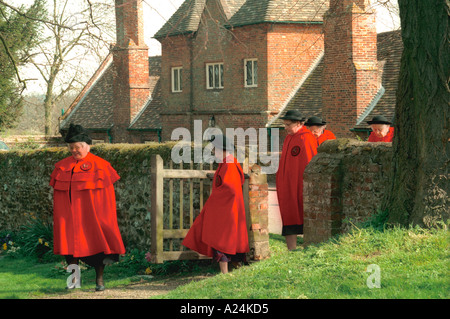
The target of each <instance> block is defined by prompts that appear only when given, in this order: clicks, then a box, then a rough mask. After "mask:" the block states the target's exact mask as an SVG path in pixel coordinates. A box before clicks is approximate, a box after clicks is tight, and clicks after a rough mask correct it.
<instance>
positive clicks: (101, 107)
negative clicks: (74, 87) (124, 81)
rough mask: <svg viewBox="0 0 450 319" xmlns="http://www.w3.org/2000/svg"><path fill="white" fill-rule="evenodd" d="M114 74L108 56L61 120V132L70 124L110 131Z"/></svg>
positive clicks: (110, 58) (109, 56)
mask: <svg viewBox="0 0 450 319" xmlns="http://www.w3.org/2000/svg"><path fill="white" fill-rule="evenodd" d="M114 74H115V72H114V67H113V63H112V55H108V57H106V59H105V60H104V62H103V63H102V64H101V65H100V67H99V68H98V70H97V71H96V72H95V73H94V75H93V76H92V78H91V80H90V81H89V82H88V84H87V85H86V86H85V87H84V88H83V90H82V91H81V93H80V94H79V95H78V97H77V98H76V99H75V100H74V102H73V103H72V105H71V106H70V107H69V108H68V109H67V112H66V114H65V115H64V116H63V118H62V119H61V126H60V129H61V130H67V129H68V128H69V125H70V123H77V124H81V125H83V127H85V128H89V129H108V128H110V127H111V126H112V124H113V120H112V117H113V112H112V111H113V102H114V97H113V82H114Z"/></svg>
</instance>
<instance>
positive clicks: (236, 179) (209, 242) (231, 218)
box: [182, 155, 249, 257]
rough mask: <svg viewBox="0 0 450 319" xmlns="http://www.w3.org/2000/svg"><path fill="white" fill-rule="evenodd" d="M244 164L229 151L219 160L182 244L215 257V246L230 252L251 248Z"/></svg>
mask: <svg viewBox="0 0 450 319" xmlns="http://www.w3.org/2000/svg"><path fill="white" fill-rule="evenodd" d="M243 184H244V173H243V171H242V167H241V165H240V164H239V163H238V162H237V160H236V159H235V158H234V157H233V156H232V155H230V156H229V157H227V158H226V160H224V162H223V163H220V164H219V167H218V168H217V170H216V172H215V174H214V179H213V188H212V192H211V195H210V196H209V198H208V200H207V201H206V203H205V206H203V209H202V211H201V212H200V214H199V215H198V216H197V218H196V219H195V220H194V223H193V224H192V226H191V228H190V230H189V232H188V233H187V235H186V237H185V238H184V240H183V243H182V244H183V245H184V246H186V247H187V248H189V249H192V250H194V251H196V252H198V253H200V254H202V255H205V256H209V257H213V255H214V249H215V250H217V251H220V252H222V253H225V254H229V255H236V254H238V253H246V252H248V251H249V244H248V234H247V224H246V215H245V205H244V197H243V194H242V185H243Z"/></svg>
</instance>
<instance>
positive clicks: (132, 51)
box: [112, 0, 150, 143]
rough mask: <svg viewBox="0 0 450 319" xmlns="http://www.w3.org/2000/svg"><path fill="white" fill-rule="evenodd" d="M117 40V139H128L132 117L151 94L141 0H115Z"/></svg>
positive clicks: (114, 138) (116, 140)
mask: <svg viewBox="0 0 450 319" xmlns="http://www.w3.org/2000/svg"><path fill="white" fill-rule="evenodd" d="M115 7H116V34H117V39H116V40H117V43H116V45H115V46H114V48H113V49H112V51H113V56H114V67H115V71H116V73H115V78H114V100H115V103H116V104H115V108H114V114H113V117H114V127H113V130H112V133H113V142H114V143H123V142H128V131H127V128H128V127H129V125H130V123H131V120H132V119H133V118H134V116H135V115H136V114H137V113H138V112H139V110H140V109H141V108H142V107H143V106H144V103H145V102H146V101H147V99H148V98H149V95H150V89H149V66H148V47H147V46H146V44H145V43H144V22H143V13H142V1H141V0H115Z"/></svg>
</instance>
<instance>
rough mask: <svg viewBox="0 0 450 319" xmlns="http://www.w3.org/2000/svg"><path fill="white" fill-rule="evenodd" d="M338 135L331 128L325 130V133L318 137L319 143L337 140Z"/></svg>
mask: <svg viewBox="0 0 450 319" xmlns="http://www.w3.org/2000/svg"><path fill="white" fill-rule="evenodd" d="M335 139H336V136H335V135H334V134H333V132H331V131H330V130H323V133H322V134H321V135H320V136H319V137H318V138H317V144H318V145H320V144H322V143H323V142H325V141H327V140H335Z"/></svg>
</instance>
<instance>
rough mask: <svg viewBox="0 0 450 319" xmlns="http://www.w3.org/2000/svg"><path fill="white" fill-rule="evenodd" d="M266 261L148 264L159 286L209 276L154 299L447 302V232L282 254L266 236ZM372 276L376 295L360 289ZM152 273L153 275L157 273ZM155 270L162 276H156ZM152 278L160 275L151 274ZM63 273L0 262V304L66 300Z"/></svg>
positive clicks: (360, 237)
mask: <svg viewBox="0 0 450 319" xmlns="http://www.w3.org/2000/svg"><path fill="white" fill-rule="evenodd" d="M270 248H271V257H270V258H269V259H267V260H264V261H261V262H255V263H252V264H251V265H249V266H244V267H242V268H240V269H237V270H233V271H232V272H231V273H229V274H226V275H223V274H220V273H219V272H218V267H215V268H212V267H211V266H210V265H209V264H205V263H204V262H203V263H198V262H195V261H192V262H189V263H186V262H183V263H181V262H170V263H165V264H164V265H159V266H156V265H150V267H151V268H152V270H153V273H152V274H153V275H155V277H154V278H153V279H151V280H161V278H164V277H165V278H167V276H175V275H178V274H179V273H180V272H182V273H184V274H187V273H189V274H192V273H195V272H196V273H213V274H215V275H214V276H211V277H209V278H208V279H204V280H202V281H198V282H191V283H189V284H187V285H184V286H180V287H178V288H177V289H175V290H173V291H171V292H169V293H168V294H165V295H161V296H158V297H156V298H168V299H170V298H177V299H193V298H212V299H216V298H230V299H240V298H249V299H260V298H263V299H271V298H277V299H278V298H279V299H285V298H289V299H297V298H313V299H327V298H377V299H378V298H404V299H414V298H425V299H427V298H432V299H448V298H450V276H449V266H450V264H449V250H448V248H449V236H448V232H447V229H446V228H445V229H440V230H424V229H420V228H413V229H401V228H394V229H389V230H385V231H376V230H373V229H371V228H367V229H355V230H354V231H353V232H352V233H349V234H346V235H342V236H340V237H339V238H334V239H332V240H330V241H328V242H326V243H322V244H318V245H312V246H309V247H307V248H299V249H298V250H297V251H293V252H288V251H287V250H286V246H285V242H284V238H283V237H281V236H278V235H273V234H272V235H271V236H270ZM142 260H145V259H144V258H143V257H142V256H141V257H139V258H134V256H133V255H132V256H131V257H130V255H129V256H126V257H125V258H124V259H123V260H122V261H121V262H120V263H117V264H115V265H113V266H109V267H108V268H107V270H106V271H105V280H106V282H107V286H108V287H110V288H112V287H117V286H124V285H127V284H129V283H132V282H135V281H136V280H140V277H138V276H136V274H137V273H138V269H139V271H140V272H141V273H142V270H145V268H146V267H148V266H149V264H145V263H143V262H142ZM371 264H375V265H377V266H378V267H379V269H380V277H379V278H380V284H381V288H372V289H370V288H368V286H367V280H368V278H369V276H371V275H373V274H374V273H369V272H367V271H366V270H367V268H368V266H369V265H371ZM158 269H159V270H158ZM161 270H163V271H161ZM157 271H159V273H161V275H159V274H157ZM67 277H68V273H66V272H65V271H64V269H63V268H62V265H61V263H58V262H51V263H44V264H42V263H38V262H37V261H36V259H32V258H26V257H16V258H10V257H3V258H2V257H1V255H0V299H5V298H19V299H29V298H36V297H42V296H44V295H47V294H52V295H54V294H66V293H68V292H67V291H66V289H65V288H64V287H65V282H66V279H67ZM94 278H95V271H94V270H93V269H90V268H88V269H82V279H83V285H82V287H83V288H82V289H91V290H92V289H93V288H94V287H95V279H94Z"/></svg>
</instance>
